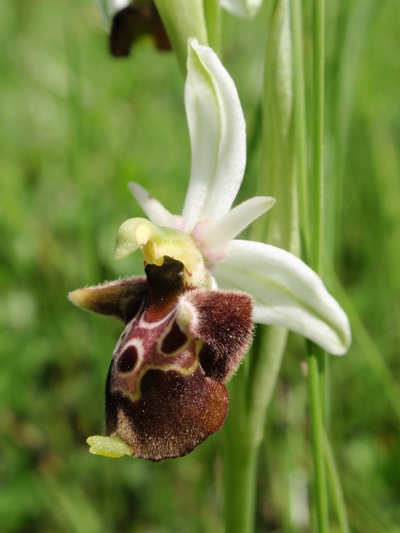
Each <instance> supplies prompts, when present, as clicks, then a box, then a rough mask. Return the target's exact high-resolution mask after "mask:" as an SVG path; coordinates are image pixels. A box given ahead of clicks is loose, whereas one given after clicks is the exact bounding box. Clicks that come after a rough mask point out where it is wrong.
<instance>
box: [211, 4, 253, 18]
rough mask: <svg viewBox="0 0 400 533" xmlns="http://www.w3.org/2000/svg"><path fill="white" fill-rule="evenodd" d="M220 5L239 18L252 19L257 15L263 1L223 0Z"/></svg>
mask: <svg viewBox="0 0 400 533" xmlns="http://www.w3.org/2000/svg"><path fill="white" fill-rule="evenodd" d="M220 4H221V6H222V7H223V8H224V9H226V10H227V11H229V12H230V13H233V14H234V15H237V16H238V17H244V18H250V17H252V16H253V15H255V14H256V13H257V11H258V9H259V8H260V6H261V4H262V0H221V1H220Z"/></svg>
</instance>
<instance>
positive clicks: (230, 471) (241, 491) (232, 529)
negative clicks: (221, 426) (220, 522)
mask: <svg viewBox="0 0 400 533" xmlns="http://www.w3.org/2000/svg"><path fill="white" fill-rule="evenodd" d="M287 334H288V332H287V330H286V329H284V328H278V327H264V328H262V329H260V331H259V333H258V337H257V340H256V342H255V346H254V349H253V350H252V351H251V353H250V354H248V356H247V361H246V363H247V364H245V365H243V367H242V368H241V369H240V372H239V373H238V375H237V376H236V377H235V379H234V381H233V382H232V384H231V387H232V388H231V390H230V397H231V405H230V412H231V413H234V415H233V416H230V417H228V420H227V421H226V423H225V436H226V447H225V453H224V496H225V531H226V533H252V532H253V531H254V516H255V507H256V497H255V496H256V486H257V463H258V455H259V450H260V445H261V443H262V439H263V436H264V427H265V419H266V414H267V410H268V406H269V404H270V401H271V397H272V393H273V391H274V388H275V385H276V381H277V377H278V374H279V370H280V367H281V362H282V358H283V354H284V351H285V347H286V339H287Z"/></svg>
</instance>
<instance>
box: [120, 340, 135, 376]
mask: <svg viewBox="0 0 400 533" xmlns="http://www.w3.org/2000/svg"><path fill="white" fill-rule="evenodd" d="M137 361H138V351H137V348H136V346H128V347H127V348H125V350H124V351H123V352H122V353H121V354H120V355H119V356H118V360H117V369H118V372H121V373H123V374H126V373H128V372H132V370H133V369H134V368H135V366H136V363H137Z"/></svg>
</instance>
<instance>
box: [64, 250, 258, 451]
mask: <svg viewBox="0 0 400 533" xmlns="http://www.w3.org/2000/svg"><path fill="white" fill-rule="evenodd" d="M145 270H146V278H138V277H135V278H130V279H124V280H119V281H114V282H111V283H105V284H103V285H99V286H97V287H88V288H85V289H78V290H77V291H74V292H72V293H70V299H71V300H72V302H74V303H75V304H76V305H78V306H80V307H83V308H86V309H89V310H91V311H94V312H97V313H100V314H105V315H111V316H115V317H117V318H119V319H121V320H122V321H123V322H124V323H125V324H126V326H125V329H124V331H123V332H122V335H121V337H120V339H119V341H118V343H117V346H116V348H115V351H114V354H113V358H112V362H111V366H110V370H109V373H108V378H107V383H106V402H105V403H106V409H105V410H106V423H105V433H106V436H104V437H100V436H97V437H90V438H89V439H88V442H89V444H90V445H91V451H92V452H93V453H97V454H101V455H106V456H111V457H119V456H121V455H124V454H128V455H131V456H133V457H141V458H143V459H150V460H152V461H159V460H161V459H166V458H169V457H178V456H181V455H185V454H187V453H189V452H190V451H192V450H193V448H195V447H196V446H197V445H198V444H200V443H201V442H202V441H203V440H204V439H205V438H207V437H208V436H209V435H211V434H212V433H214V432H215V431H217V430H218V429H220V427H221V426H222V424H223V422H224V420H225V416H226V413H227V410H228V393H227V391H226V388H225V386H224V384H223V383H225V382H226V381H227V380H228V379H229V378H230V377H231V375H232V374H233V373H234V372H235V371H236V369H237V367H238V366H239V364H240V362H241V360H242V358H243V356H244V354H245V353H246V351H247V348H248V346H249V343H250V340H251V335H252V318H251V315H252V300H251V298H250V297H249V296H248V295H247V294H244V293H240V292H238V291H222V290H212V291H211V290H207V289H196V290H186V288H185V283H184V275H183V272H184V266H183V263H181V262H180V261H176V260H174V259H171V258H168V257H165V258H164V261H163V264H162V265H161V266H156V265H147V266H146V269H145Z"/></svg>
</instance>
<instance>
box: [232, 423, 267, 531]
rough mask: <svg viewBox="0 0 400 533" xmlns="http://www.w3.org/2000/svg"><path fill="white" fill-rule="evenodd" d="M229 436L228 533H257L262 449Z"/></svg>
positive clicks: (236, 437) (236, 436) (238, 437)
mask: <svg viewBox="0 0 400 533" xmlns="http://www.w3.org/2000/svg"><path fill="white" fill-rule="evenodd" d="M242 437H244V438H240V435H238V434H237V433H236V434H232V435H229V445H228V446H227V447H226V451H225V454H224V494H225V532H226V533H253V531H254V514H255V513H254V509H255V495H256V481H257V459H258V450H259V446H256V445H254V443H252V442H250V441H247V440H245V436H243V435H242Z"/></svg>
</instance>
